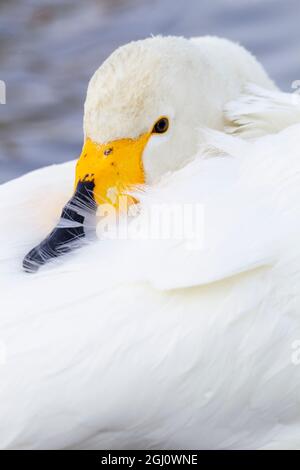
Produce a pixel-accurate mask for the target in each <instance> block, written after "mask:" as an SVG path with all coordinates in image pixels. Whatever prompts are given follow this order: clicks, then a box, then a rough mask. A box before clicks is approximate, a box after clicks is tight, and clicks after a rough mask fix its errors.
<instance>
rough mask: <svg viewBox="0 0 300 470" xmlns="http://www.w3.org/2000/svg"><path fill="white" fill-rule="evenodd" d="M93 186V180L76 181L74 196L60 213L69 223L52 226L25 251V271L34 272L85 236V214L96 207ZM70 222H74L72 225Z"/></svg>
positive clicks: (72, 247) (63, 219)
mask: <svg viewBox="0 0 300 470" xmlns="http://www.w3.org/2000/svg"><path fill="white" fill-rule="evenodd" d="M94 186H95V184H94V182H93V181H87V182H80V183H78V185H77V188H76V191H75V194H74V196H73V197H72V199H70V201H69V202H68V203H67V204H66V206H65V207H64V209H63V211H62V215H61V220H62V221H63V222H64V223H65V222H68V223H69V224H67V226H66V227H62V226H57V227H56V228H54V229H53V230H52V232H51V233H50V234H49V235H48V237H47V238H45V240H44V241H42V242H41V243H40V244H39V245H37V246H36V247H35V248H33V249H32V250H31V251H29V253H27V255H26V256H25V258H24V259H23V269H24V271H25V272H27V273H35V272H37V271H38V270H39V268H40V267H41V266H42V265H43V264H45V263H47V262H48V261H49V260H51V259H52V258H57V257H58V256H61V255H63V254H65V253H68V252H69V251H71V250H73V249H74V248H76V247H78V245H79V241H80V240H81V239H82V238H84V237H85V230H84V221H85V217H86V214H88V213H95V212H96V209H97V205H96V202H95V199H94V195H93V191H94ZM84 211H86V214H85V213H84ZM72 223H74V225H73V226H72ZM62 225H63V224H62Z"/></svg>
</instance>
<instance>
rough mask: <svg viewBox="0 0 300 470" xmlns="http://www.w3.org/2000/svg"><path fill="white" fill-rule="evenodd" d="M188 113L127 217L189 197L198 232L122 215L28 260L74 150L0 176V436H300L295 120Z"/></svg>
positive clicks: (163, 439) (104, 444)
mask: <svg viewBox="0 0 300 470" xmlns="http://www.w3.org/2000/svg"><path fill="white" fill-rule="evenodd" d="M90 86H91V85H90ZM92 86H93V85H92ZM270 87H271V85H270ZM274 93H275V92H274ZM274 96H276V97H277V99H280V93H279V92H277V93H276V94H274ZM243 99H244V98H242V103H243ZM257 100H258V101H259V98H257ZM273 105H274V109H276V110H277V111H278V105H277V104H276V102H274V103H273ZM86 106H87V105H86ZM231 106H232V108H231V109H236V110H237V109H238V107H239V106H242V104H239V101H236V102H235V104H232V105H231ZM126 109H127V108H126ZM278 112H279V111H278ZM163 113H164V114H165V112H164V111H163ZM89 115H90V118H92V115H93V112H92V111H91V113H89V108H88V110H87V107H86V116H89ZM236 119H238V116H237V114H236ZM149 122H150V121H149ZM171 124H172V121H171ZM94 126H95V127H94V130H95V132H97V130H96V123H94ZM200 127H201V126H200V125H199V128H198V130H197V137H196V136H195V137H192V135H194V134H193V133H194V130H193V131H192V132H191V133H190V135H191V140H193V139H195V140H197V141H198V149H197V151H196V152H195V153H194V154H191V155H190V156H189V159H188V160H189V161H187V162H186V164H185V165H180V166H181V167H180V168H177V163H175V167H176V168H175V169H174V170H173V171H171V172H169V173H167V172H165V167H164V168H163V169H161V170H159V174H160V179H159V180H157V179H156V178H154V180H155V181H153V183H152V184H148V185H147V186H146V187H144V190H143V192H140V191H138V192H137V193H136V194H138V198H139V201H140V202H139V213H138V214H137V215H136V216H135V217H134V218H133V219H132V220H131V222H130V224H129V225H130V226H131V224H137V225H139V226H140V227H141V228H143V227H146V226H147V214H148V213H149V210H151V208H152V207H154V206H155V205H157V204H158V203H159V204H165V205H170V204H171V203H174V202H175V203H177V204H181V205H187V206H194V205H195V204H196V205H199V206H200V209H201V210H202V219H201V221H202V222H201V224H202V225H201V226H200V237H199V239H197V240H196V241H197V242H199V243H196V244H193V243H191V239H190V238H189V236H187V235H186V234H184V235H183V236H181V237H180V238H179V239H177V238H172V237H169V238H166V239H161V238H159V239H151V237H148V238H147V237H146V238H143V237H142V238H141V239H137V238H136V232H134V231H133V232H131V231H130V230H129V231H128V234H127V235H128V236H127V237H126V239H125V240H124V239H121V238H117V239H115V238H113V237H109V236H107V237H101V239H99V240H95V241H94V242H90V243H86V244H85V246H83V247H82V248H81V249H80V250H77V251H74V252H72V253H69V254H67V255H65V256H64V257H61V258H58V259H56V260H54V261H52V262H49V263H48V265H47V266H45V267H44V268H43V269H41V270H40V271H38V272H37V273H35V274H34V275H28V274H26V273H24V272H22V271H21V269H20V263H21V260H22V257H23V255H24V253H25V252H26V250H28V249H29V248H30V247H31V246H32V245H33V244H34V243H37V242H38V241H39V240H40V239H41V238H42V237H44V236H45V235H46V234H47V233H48V232H49V230H50V229H51V227H52V226H53V224H54V223H55V222H56V220H57V218H58V216H59V211H60V207H61V206H62V205H63V204H65V202H66V200H68V198H70V197H71V196H72V193H73V190H74V188H73V172H74V169H75V164H74V162H70V163H66V164H63V165H58V166H53V167H49V168H45V169H42V170H38V171H35V172H33V173H30V174H28V175H26V176H24V177H21V178H19V179H17V180H14V181H12V182H9V183H7V184H5V185H2V186H1V187H0V201H1V202H0V213H1V222H2V230H1V232H0V260H1V265H0V279H1V285H2V294H1V298H0V312H1V315H0V340H1V345H2V352H3V355H2V358H3V360H2V363H1V365H0V374H1V382H0V447H1V448H35V449H42V448H71V449H82V448H84V449H87V448H93V449H168V448H173V449H188V448H190V449H195V448H198V449H212V448H213V449H245V448H247V449H256V448H260V449H267V448H268V449H270V448H295V447H296V448H297V447H298V448H299V447H300V411H299V410H300V408H299V386H300V373H299V371H298V368H297V365H298V363H299V358H300V354H299V339H300V319H299V307H300V248H299V242H298V241H299V235H300V217H299V216H300V202H299V201H300V197H299V196H300V194H299V191H300V189H299V188H300V146H299V145H298V141H299V131H300V124H294V125H292V126H288V127H286V128H285V129H284V130H282V131H280V132H279V133H277V134H275V133H273V134H270V135H266V136H261V137H259V138H255V139H250V140H244V139H241V138H239V137H237V136H231V135H226V134H224V133H223V132H220V131H216V130H211V129H210V130H204V129H200ZM216 127H217V126H216ZM87 129H88V127H85V132H87ZM90 132H92V131H90ZM103 132H104V131H103ZM107 132H108V127H107ZM116 132H117V131H116ZM120 132H121V131H120ZM174 132H175V131H174ZM95 136H96V134H95V135H93V138H94V139H95ZM127 137H128V136H127ZM127 137H126V138H127ZM154 137H155V138H156V140H157V148H159V147H160V145H162V146H164V145H166V142H165V141H164V139H162V141H161V142H160V141H159V136H154ZM162 137H163V136H162ZM107 138H108V139H110V140H111V139H113V140H116V139H122V138H125V134H124V135H123V134H122V133H120V134H118V135H109V134H107ZM103 139H104V140H105V138H104V137H103ZM150 139H151V138H150ZM169 139H170V140H172V138H171V137H169ZM150 141H151V140H150ZM101 145H102V144H101ZM166 153H167V152H166ZM153 155H154V154H153ZM167 155H168V153H167ZM176 155H177V154H176ZM160 156H161V157H162V158H164V152H162V153H160ZM178 159H179V160H180V159H181V156H180V157H178ZM181 162H182V163H183V160H182V161H181ZM145 168H147V165H145ZM149 168H150V167H149ZM153 168H154V167H153ZM157 168H158V167H157ZM145 172H146V173H147V170H146V171H145ZM150 173H151V170H150ZM153 175H154V173H153ZM150 179H151V178H150ZM45 193H46V194H47V197H44V195H45ZM120 223H122V219H121V222H120ZM170 224H171V222H170ZM192 241H193V240H192ZM298 367H299V366H298Z"/></svg>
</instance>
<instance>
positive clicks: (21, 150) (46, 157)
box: [0, 0, 300, 182]
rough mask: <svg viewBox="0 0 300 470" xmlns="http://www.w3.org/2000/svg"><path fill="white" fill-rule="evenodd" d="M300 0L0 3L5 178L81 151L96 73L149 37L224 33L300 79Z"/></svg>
mask: <svg viewBox="0 0 300 470" xmlns="http://www.w3.org/2000/svg"><path fill="white" fill-rule="evenodd" d="M299 13H300V2H299V0H251V1H250V0H247V1H246V0H81V1H80V0H60V1H58V0H23V1H21V0H0V80H4V81H5V83H6V87H7V90H6V104H0V182H4V181H7V180H9V179H11V178H14V177H16V176H19V175H21V174H23V173H26V172H28V171H30V170H32V169H35V168H38V167H41V166H45V165H48V164H51V163H59V162H63V161H66V160H70V159H74V158H77V157H78V155H79V153H80V150H81V145H82V112H83V103H84V97H85V92H86V87H87V84H88V80H89V78H90V76H91V74H92V73H93V72H94V71H95V69H97V68H98V66H99V65H100V64H101V62H102V61H103V60H104V59H105V58H106V57H107V56H108V55H109V54H110V53H111V52H112V51H113V50H114V49H115V48H116V47H118V46H119V45H121V44H124V43H126V42H129V41H131V40H135V39H139V38H144V37H146V36H149V35H150V34H154V35H156V34H175V35H184V36H188V37H189V36H200V35H205V34H212V35H219V36H225V37H227V38H230V39H233V40H235V41H238V42H240V43H241V44H243V45H244V46H246V47H247V48H248V49H250V50H251V51H252V52H253V53H254V54H255V55H256V56H257V57H258V59H259V60H260V61H261V62H262V63H263V64H264V66H265V67H266V69H267V71H268V72H269V74H270V75H271V76H272V77H273V78H274V79H275V81H276V82H277V84H278V85H279V86H280V87H281V88H283V89H284V90H287V91H288V90H291V84H292V82H293V81H294V80H299V79H300V70H299V67H300V26H299V19H300V18H299Z"/></svg>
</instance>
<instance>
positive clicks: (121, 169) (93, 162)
mask: <svg viewBox="0 0 300 470" xmlns="http://www.w3.org/2000/svg"><path fill="white" fill-rule="evenodd" d="M150 135H151V133H150V132H149V133H145V134H142V135H141V136H140V137H139V138H137V139H120V140H114V141H111V142H108V143H106V144H98V143H95V142H93V141H92V140H91V139H89V138H87V139H86V141H85V143H84V146H83V149H82V153H81V155H80V158H79V160H78V163H77V167H76V177H75V190H76V188H77V186H78V184H79V183H85V182H93V183H94V189H93V193H94V200H95V202H96V204H98V205H99V204H103V203H110V204H112V205H113V206H114V207H116V208H118V206H119V197H120V196H125V195H126V192H127V191H128V190H130V189H131V188H133V187H134V186H135V185H139V184H143V183H144V182H145V175H144V168H143V162H142V155H143V151H144V148H145V146H146V144H147V142H148V140H149V137H150Z"/></svg>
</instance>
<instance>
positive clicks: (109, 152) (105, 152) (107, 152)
mask: <svg viewBox="0 0 300 470" xmlns="http://www.w3.org/2000/svg"><path fill="white" fill-rule="evenodd" d="M112 152H113V148H112V147H110V148H108V149H106V150H104V152H103V153H104V155H105V156H108V155H110V154H111V153H112Z"/></svg>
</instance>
